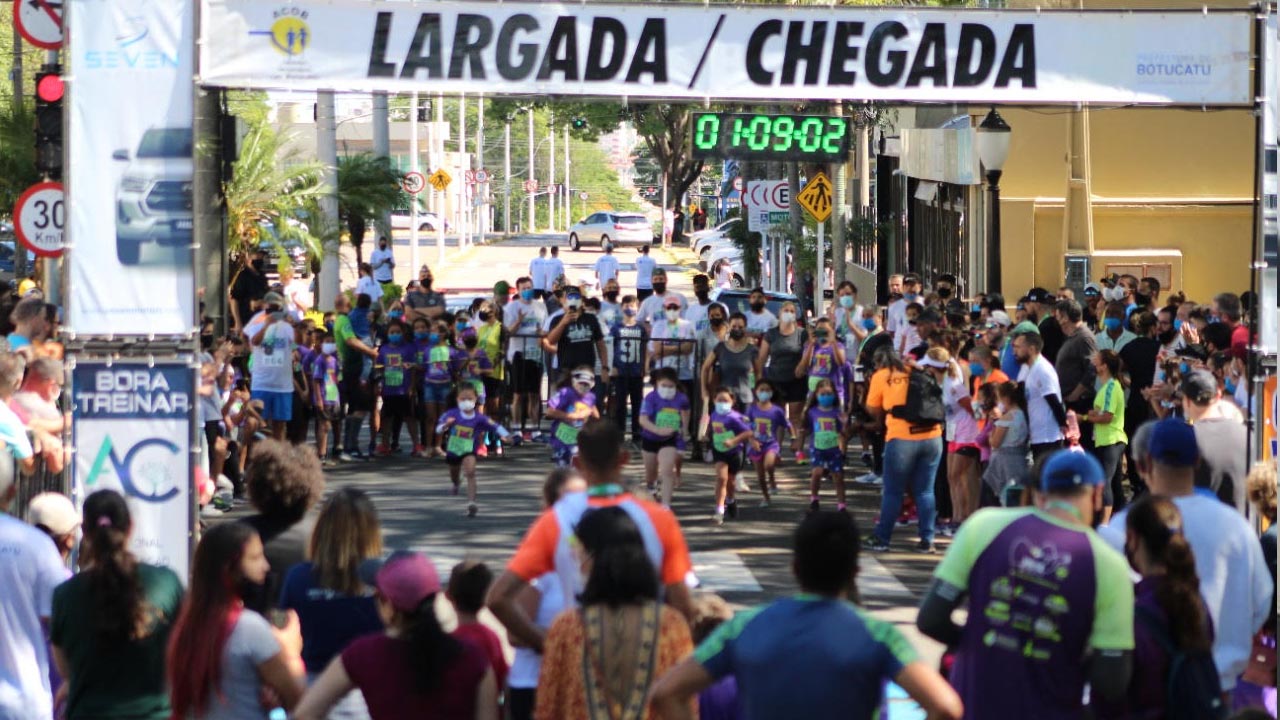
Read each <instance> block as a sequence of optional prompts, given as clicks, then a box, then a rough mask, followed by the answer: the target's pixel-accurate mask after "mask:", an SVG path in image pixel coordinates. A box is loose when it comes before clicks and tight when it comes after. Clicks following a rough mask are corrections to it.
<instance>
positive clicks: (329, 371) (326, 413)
mask: <svg viewBox="0 0 1280 720" xmlns="http://www.w3.org/2000/svg"><path fill="white" fill-rule="evenodd" d="M317 334H318V335H320V353H319V354H318V355H317V357H316V358H315V359H314V360H313V361H312V363H311V372H312V375H311V377H312V379H313V380H314V381H315V382H313V383H311V402H312V406H313V407H314V408H315V409H316V452H318V453H319V454H320V459H321V460H322V461H324V462H326V463H331V462H332V460H330V459H329V431H330V429H331V428H333V427H334V424H335V423H337V421H338V420H339V418H340V417H341V414H342V395H341V393H340V388H341V387H342V376H341V374H340V373H341V371H342V363H340V362H338V344H337V343H336V342H334V339H333V331H332V330H323V331H317ZM333 444H334V447H335V448H336V447H337V446H338V445H339V444H340V443H339V442H338V438H337V434H336V433H335V434H334V439H333Z"/></svg>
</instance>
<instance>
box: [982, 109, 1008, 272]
mask: <svg viewBox="0 0 1280 720" xmlns="http://www.w3.org/2000/svg"><path fill="white" fill-rule="evenodd" d="M1011 135H1012V128H1010V127H1009V123H1007V122H1005V121H1004V118H1002V117H1000V113H998V112H996V109H995V108H994V107H993V108H991V112H989V113H987V116H986V117H985V118H983V120H982V124H981V125H979V126H978V138H977V140H978V158H979V159H980V160H981V161H982V167H983V169H984V170H985V171H986V173H987V187H988V188H990V190H991V236H990V242H988V243H987V291H988V292H1002V291H1003V290H1002V285H1001V280H1002V278H1001V272H1000V176H1001V175H1003V174H1004V161H1005V160H1007V159H1008V157H1009V140H1010V137H1011Z"/></svg>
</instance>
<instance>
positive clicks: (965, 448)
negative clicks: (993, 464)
mask: <svg viewBox="0 0 1280 720" xmlns="http://www.w3.org/2000/svg"><path fill="white" fill-rule="evenodd" d="M947 452H949V453H951V454H952V455H960V456H961V457H967V458H976V457H982V448H980V447H978V446H977V444H975V443H960V442H955V441H954V440H953V441H951V442H949V443H947Z"/></svg>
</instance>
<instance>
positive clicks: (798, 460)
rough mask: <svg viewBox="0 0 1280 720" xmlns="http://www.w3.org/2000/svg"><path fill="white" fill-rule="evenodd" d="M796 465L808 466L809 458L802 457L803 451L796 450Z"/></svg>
mask: <svg viewBox="0 0 1280 720" xmlns="http://www.w3.org/2000/svg"><path fill="white" fill-rule="evenodd" d="M796 464H797V465H808V464H809V458H807V457H805V455H804V451H803V450H797V451H796Z"/></svg>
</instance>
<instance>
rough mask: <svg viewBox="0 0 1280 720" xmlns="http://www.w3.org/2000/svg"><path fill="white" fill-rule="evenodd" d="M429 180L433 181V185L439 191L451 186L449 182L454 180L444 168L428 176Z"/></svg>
mask: <svg viewBox="0 0 1280 720" xmlns="http://www.w3.org/2000/svg"><path fill="white" fill-rule="evenodd" d="M427 182H429V183H431V187H433V188H435V189H436V191H437V192H444V191H445V188H447V187H449V183H451V182H453V177H451V176H450V175H449V173H447V172H445V171H444V168H440V169H439V170H437V171H435V172H433V173H431V177H429V178H427Z"/></svg>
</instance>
